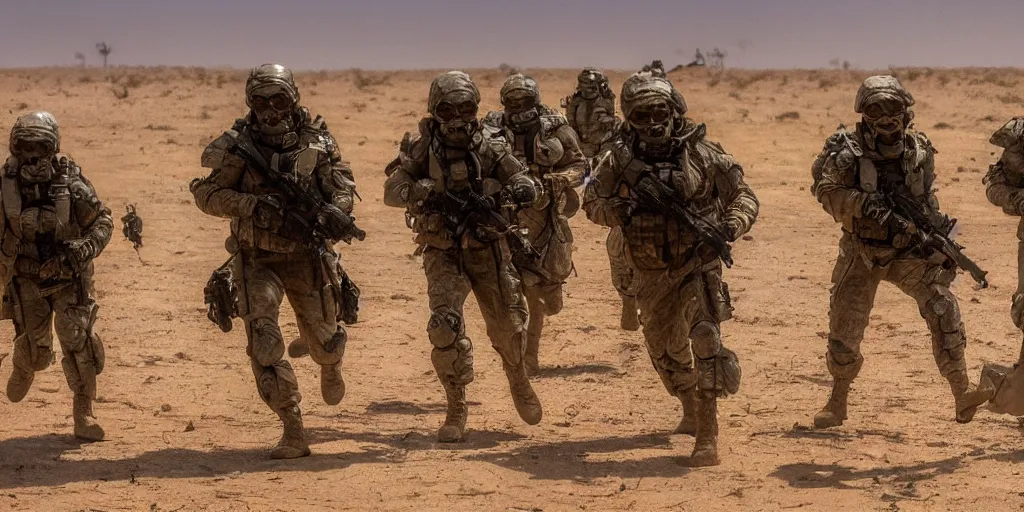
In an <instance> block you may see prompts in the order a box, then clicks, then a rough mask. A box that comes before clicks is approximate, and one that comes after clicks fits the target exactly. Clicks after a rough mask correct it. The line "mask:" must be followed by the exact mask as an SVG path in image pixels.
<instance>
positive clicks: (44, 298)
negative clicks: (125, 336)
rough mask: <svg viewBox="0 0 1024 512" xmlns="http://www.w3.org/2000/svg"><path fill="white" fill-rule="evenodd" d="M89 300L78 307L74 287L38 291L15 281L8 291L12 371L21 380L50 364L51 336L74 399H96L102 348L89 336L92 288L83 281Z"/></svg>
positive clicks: (36, 286) (21, 280)
mask: <svg viewBox="0 0 1024 512" xmlns="http://www.w3.org/2000/svg"><path fill="white" fill-rule="evenodd" d="M85 279H86V281H87V282H86V283H85V286H86V288H87V290H86V291H85V293H86V294H87V295H88V297H87V298H86V299H85V303H84V304H83V303H81V302H80V300H79V296H78V293H77V290H76V287H75V285H73V284H65V285H63V286H61V287H59V288H56V289H50V290H47V289H42V288H40V286H39V283H37V282H35V281H34V280H32V279H29V278H20V277H15V278H14V279H13V280H12V281H11V284H10V285H9V287H8V294H10V295H11V296H12V297H11V298H12V299H13V300H12V302H15V303H16V304H17V306H15V307H16V309H15V311H13V317H14V330H15V340H14V354H13V357H12V358H11V359H12V360H11V363H12V365H13V366H14V367H15V368H17V369H19V370H21V371H23V372H24V373H26V374H31V373H33V372H38V371H42V370H45V369H46V368H48V367H49V366H50V364H51V363H52V362H53V360H54V358H55V356H54V353H53V333H54V331H56V333H57V340H58V341H59V342H60V347H61V352H63V357H62V358H61V366H62V367H63V369H64V376H65V377H66V378H67V382H68V387H69V388H71V391H72V392H74V393H75V394H76V395H82V396H83V397H86V398H89V399H90V400H92V399H95V398H96V376H97V375H99V374H100V373H102V372H103V365H104V352H103V342H102V341H101V340H100V337H99V335H98V334H96V332H95V331H94V330H93V322H94V320H95V317H94V315H95V311H94V310H95V308H96V307H97V306H96V303H95V302H94V300H93V299H92V296H91V295H92V293H91V292H92V282H91V279H90V278H85Z"/></svg>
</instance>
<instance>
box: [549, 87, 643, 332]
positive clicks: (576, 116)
mask: <svg viewBox="0 0 1024 512" xmlns="http://www.w3.org/2000/svg"><path fill="white" fill-rule="evenodd" d="M562 107H564V108H565V111H566V116H567V117H568V118H569V126H571V127H572V129H573V130H576V133H578V134H579V137H580V148H581V149H582V150H583V154H584V155H585V156H586V157H587V158H589V159H591V162H592V165H596V164H597V162H598V161H599V160H600V158H601V155H600V153H601V152H600V151H599V149H600V148H601V145H602V144H603V143H604V142H605V141H607V140H609V139H611V138H612V136H614V134H615V132H616V129H617V127H618V124H619V119H618V117H616V116H615V93H613V92H612V89H611V87H609V86H608V77H606V76H605V75H604V73H602V72H601V71H600V70H598V69H595V68H583V71H581V72H580V74H579V75H578V76H577V77H576V92H575V93H573V95H572V96H569V97H568V98H565V99H563V100H562ZM605 248H606V249H607V250H608V262H609V264H610V266H611V273H612V285H613V286H614V287H615V291H617V292H618V293H619V298H620V299H622V312H621V314H620V317H619V326H620V327H622V328H623V329H625V330H627V331H635V330H637V329H639V328H640V318H639V317H638V316H637V305H636V289H635V288H636V284H635V280H634V278H633V269H631V268H629V263H627V258H626V244H625V241H624V240H623V237H622V228H621V227H614V228H612V229H611V231H609V232H608V238H607V240H606V241H605Z"/></svg>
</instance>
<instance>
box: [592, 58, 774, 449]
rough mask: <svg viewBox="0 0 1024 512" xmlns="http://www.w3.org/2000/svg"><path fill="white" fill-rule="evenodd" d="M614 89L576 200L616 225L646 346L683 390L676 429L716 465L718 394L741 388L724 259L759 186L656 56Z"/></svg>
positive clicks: (750, 213)
mask: <svg viewBox="0 0 1024 512" xmlns="http://www.w3.org/2000/svg"><path fill="white" fill-rule="evenodd" d="M620 101H621V107H622V113H623V116H624V117H625V122H624V123H623V124H622V128H621V130H620V131H619V133H618V134H617V136H616V137H615V138H614V139H612V141H611V142H610V143H609V144H608V145H607V146H606V147H607V149H608V150H610V151H611V153H610V157H609V158H608V159H607V160H606V162H607V165H601V166H599V167H598V168H597V169H595V171H594V181H593V182H592V183H591V184H590V185H589V186H588V187H589V188H590V190H588V193H587V201H586V202H585V203H584V205H583V208H584V210H586V212H587V217H588V218H589V219H590V220H592V221H594V222H596V223H597V224H600V225H603V226H609V227H621V228H622V233H623V239H624V243H625V244H626V246H627V247H628V251H627V254H628V255H629V263H630V265H631V267H632V268H634V269H635V271H636V278H637V301H638V305H639V308H640V317H641V319H642V320H643V333H644V339H645V341H646V342H647V350H648V352H649V354H650V357H651V361H652V362H653V363H654V368H655V369H656V370H657V371H658V375H659V376H660V377H661V380H662V383H663V384H664V385H665V388H666V389H667V390H668V392H669V393H670V394H671V395H673V396H676V397H678V398H679V400H680V401H681V402H682V406H683V416H682V420H681V421H680V423H679V426H678V427H677V428H676V432H677V433H685V434H690V435H693V434H694V433H696V441H695V445H694V449H693V454H692V456H691V458H690V464H692V465H695V466H709V465H716V464H718V463H719V458H718V420H717V398H718V397H725V396H728V395H729V394H732V393H735V392H736V391H738V389H739V379H740V367H739V361H738V360H737V358H736V354H735V353H733V352H732V351H731V350H729V349H727V348H725V347H724V346H723V345H722V339H721V333H720V324H721V322H724V321H725V320H728V319H729V318H730V317H731V314H732V307H731V305H730V302H729V293H728V287H727V286H726V285H725V283H724V282H723V280H722V263H723V261H724V262H726V263H727V264H729V263H730V262H731V261H732V260H731V258H730V256H729V246H728V242H731V241H734V240H736V239H737V238H738V237H740V236H741V235H742V234H743V233H746V232H747V231H748V230H749V229H750V228H751V226H752V225H753V223H754V220H755V219H756V218H757V211H758V202H757V198H755V197H754V193H753V192H752V191H751V190H750V187H748V186H747V185H746V183H744V181H743V168H742V167H740V165H739V163H737V162H736V160H735V159H733V157H732V156H730V155H729V154H727V153H725V151H724V150H723V149H722V147H721V146H720V145H718V144H716V143H714V142H711V141H710V140H708V139H707V138H706V137H705V133H706V127H705V126H704V125H703V124H697V123H695V122H694V121H693V120H691V119H689V118H687V117H686V116H685V115H686V103H685V102H684V101H683V97H682V96H681V95H680V94H679V92H677V91H676V89H675V87H673V86H672V83H671V82H669V80H668V79H667V77H666V76H665V72H664V69H663V68H660V67H656V68H654V69H650V70H646V71H641V72H638V73H636V74H634V75H632V76H630V77H629V78H628V79H627V80H626V81H625V83H623V85H622V94H621V100H620ZM691 341H692V345H691ZM691 346H692V351H691ZM694 356H696V358H697V360H696V368H695V365H694Z"/></svg>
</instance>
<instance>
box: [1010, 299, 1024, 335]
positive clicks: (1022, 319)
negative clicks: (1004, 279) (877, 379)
mask: <svg viewBox="0 0 1024 512" xmlns="http://www.w3.org/2000/svg"><path fill="white" fill-rule="evenodd" d="M1010 318H1011V319H1012V320H1013V325H1015V326H1016V327H1017V328H1018V329H1024V293H1015V294H1013V303H1012V304H1011V305H1010Z"/></svg>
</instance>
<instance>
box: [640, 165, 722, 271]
mask: <svg viewBox="0 0 1024 512" xmlns="http://www.w3.org/2000/svg"><path fill="white" fill-rule="evenodd" d="M632 188H633V192H635V193H636V195H637V196H638V199H639V202H640V204H641V205H643V206H644V207H650V208H652V209H655V210H658V211H659V212H662V213H665V214H668V215H670V216H672V218H674V219H676V221H677V222H679V223H680V224H682V225H683V226H684V227H686V228H687V229H689V230H691V231H693V232H694V233H695V234H696V235H697V239H698V240H699V241H700V242H701V243H704V244H706V245H707V246H708V247H711V249H712V250H714V251H715V253H716V254H718V257H719V258H720V259H721V260H722V263H724V264H725V266H726V268H731V267H732V263H733V262H732V247H731V246H729V239H728V238H727V237H726V236H725V233H722V230H721V229H720V228H719V227H718V226H715V225H714V224H712V223H710V222H708V221H707V219H705V218H703V217H701V216H700V215H697V214H695V213H693V212H691V211H690V209H689V208H687V206H686V203H684V202H683V200H682V199H680V198H679V196H678V195H677V194H676V192H675V191H674V190H672V188H671V187H669V186H668V185H667V184H665V183H664V182H662V181H661V180H659V179H657V178H655V177H653V176H646V177H643V178H641V179H639V180H637V182H636V185H634V186H633V187H632Z"/></svg>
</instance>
